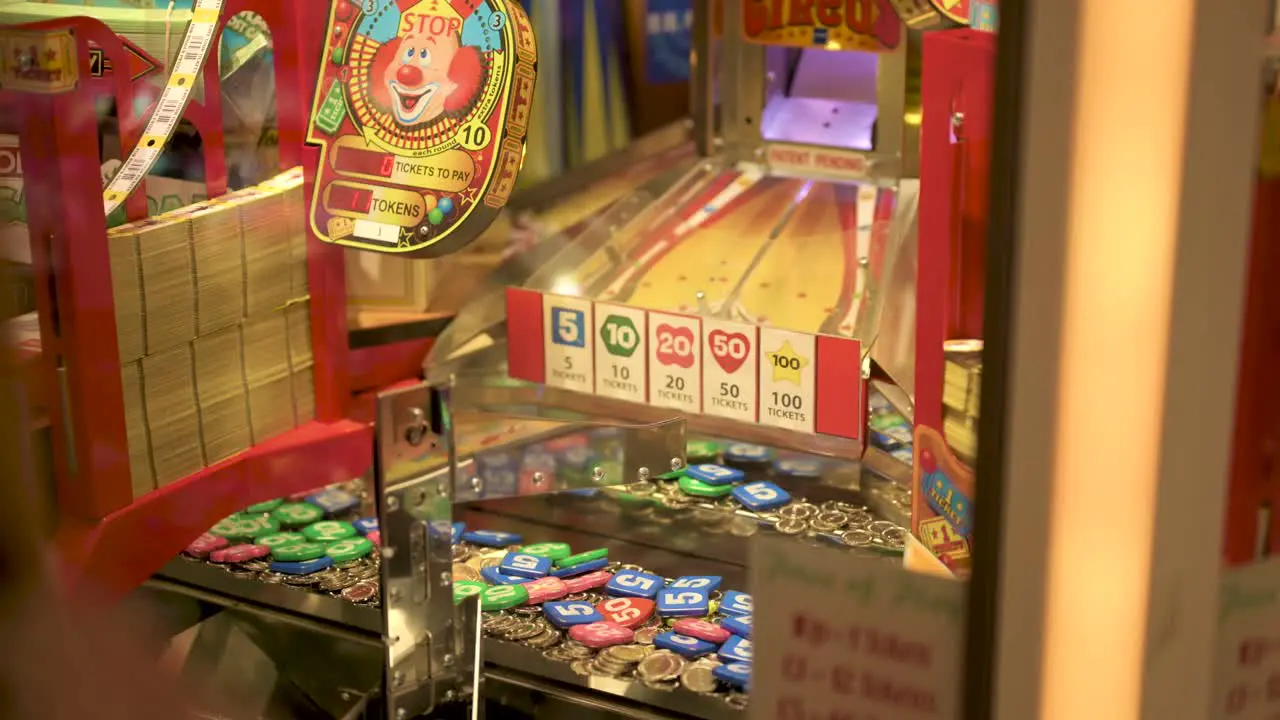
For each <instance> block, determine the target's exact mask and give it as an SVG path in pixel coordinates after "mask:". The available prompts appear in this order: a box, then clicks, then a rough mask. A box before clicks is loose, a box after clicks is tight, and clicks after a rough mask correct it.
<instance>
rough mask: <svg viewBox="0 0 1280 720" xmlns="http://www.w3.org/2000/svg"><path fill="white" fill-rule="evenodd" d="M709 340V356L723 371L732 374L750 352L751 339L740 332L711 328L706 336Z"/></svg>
mask: <svg viewBox="0 0 1280 720" xmlns="http://www.w3.org/2000/svg"><path fill="white" fill-rule="evenodd" d="M707 339H708V340H709V341H710V342H711V357H713V358H715V359H716V364H717V365H719V366H720V367H721V368H722V369H723V370H724V371H725V372H727V373H729V374H733V373H734V372H735V371H737V369H738V368H740V367H742V363H744V362H746V361H747V355H750V354H751V341H750V340H749V339H747V336H746V335H743V334H742V333H727V332H725V331H723V330H712V331H711V334H710V335H708V336H707Z"/></svg>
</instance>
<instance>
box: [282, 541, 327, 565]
mask: <svg viewBox="0 0 1280 720" xmlns="http://www.w3.org/2000/svg"><path fill="white" fill-rule="evenodd" d="M324 550H325V547H324V545H321V544H320V543H313V542H296V543H288V544H286V545H276V546H275V547H273V548H271V559H273V560H280V561H282V562H302V561H304V560H315V559H316V558H318V557H322V556H323V555H324Z"/></svg>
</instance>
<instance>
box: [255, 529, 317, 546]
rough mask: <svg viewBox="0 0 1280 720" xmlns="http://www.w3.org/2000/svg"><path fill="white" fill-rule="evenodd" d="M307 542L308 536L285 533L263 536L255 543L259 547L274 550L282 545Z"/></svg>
mask: <svg viewBox="0 0 1280 720" xmlns="http://www.w3.org/2000/svg"><path fill="white" fill-rule="evenodd" d="M306 541H307V536H306V535H303V534H302V533H296V532H284V533H276V534H275V535H263V536H262V537H260V538H258V539H257V540H255V541H254V542H256V543H257V544H259V545H266V546H267V547H269V548H274V547H277V546H280V545H289V544H291V543H300V542H306Z"/></svg>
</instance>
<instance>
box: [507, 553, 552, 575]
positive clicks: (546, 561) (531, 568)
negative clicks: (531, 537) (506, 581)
mask: <svg viewBox="0 0 1280 720" xmlns="http://www.w3.org/2000/svg"><path fill="white" fill-rule="evenodd" d="M498 567H499V569H501V570H502V572H503V573H504V574H506V575H515V576H516V577H522V578H529V579H533V578H540V577H543V576H544V575H546V574H547V573H549V572H551V558H545V557H538V556H537V555H526V554H524V553H515V552H509V553H507V555H506V557H504V558H502V562H501V563H500V564H499V565H498Z"/></svg>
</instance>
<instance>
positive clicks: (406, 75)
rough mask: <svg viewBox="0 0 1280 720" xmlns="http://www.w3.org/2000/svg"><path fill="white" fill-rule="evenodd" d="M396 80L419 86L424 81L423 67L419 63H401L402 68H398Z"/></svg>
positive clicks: (402, 83) (410, 85) (404, 83)
mask: <svg viewBox="0 0 1280 720" xmlns="http://www.w3.org/2000/svg"><path fill="white" fill-rule="evenodd" d="M396 80H397V81H399V82H400V84H401V85H408V86H409V87H417V86H418V85H419V84H421V83H422V68H420V67H418V66H417V65H401V66H400V69H399V70H396Z"/></svg>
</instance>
